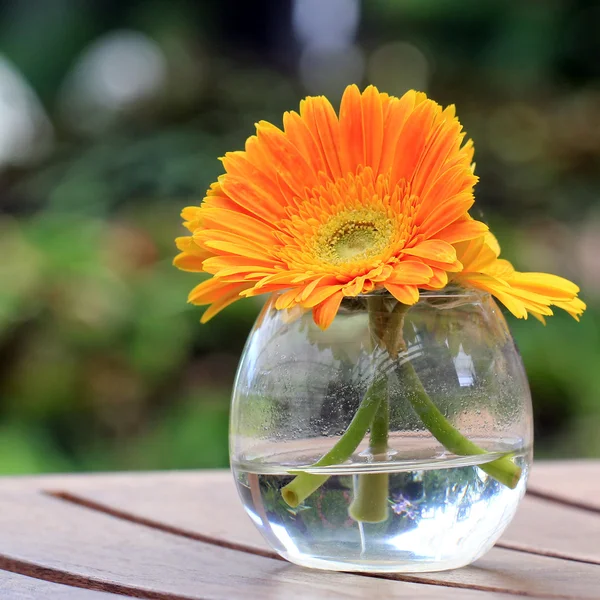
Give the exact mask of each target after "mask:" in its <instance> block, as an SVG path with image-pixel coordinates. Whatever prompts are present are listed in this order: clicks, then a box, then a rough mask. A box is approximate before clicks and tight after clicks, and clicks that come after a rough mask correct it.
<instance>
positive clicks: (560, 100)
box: [0, 0, 600, 473]
mask: <svg viewBox="0 0 600 600" xmlns="http://www.w3.org/2000/svg"><path fill="white" fill-rule="evenodd" d="M599 25H600V6H599V5H598V4H597V3H596V2H583V1H576V0H547V1H545V2H539V1H535V0H521V1H520V2H505V1H500V0H486V2H481V1H479V0H462V1H461V2H448V1H445V0H402V1H400V0H369V1H368V2H367V1H365V0H363V2H362V3H361V2H360V0H327V1H324V0H293V1H292V0H290V1H283V0H282V1H278V2H273V1H269V0H263V1H253V2H245V3H242V2H238V1H237V0H227V1H224V0H202V1H180V0H150V1H148V0H145V1H137V2H134V1H117V0H52V1H45V0H19V1H11V2H9V1H6V0H5V1H0V257H1V258H0V472H2V473H26V472H28V473H29V472H51V471H81V470H112V469H163V468H196V467H223V466H226V465H227V460H228V458H227V418H228V402H229V394H230V389H231V386H232V382H233V376H234V373H235V368H236V364H237V361H238V358H239V355H240V352H241V350H242V347H243V344H244V341H245V338H246V336H247V334H248V331H249V329H250V327H251V325H252V322H253V320H254V318H255V316H256V314H257V311H258V310H259V308H260V302H258V301H256V300H252V301H250V300H249V301H242V302H238V303H236V304H234V305H233V306H231V307H230V308H228V309H227V310H226V311H225V312H224V313H223V314H222V315H220V316H219V318H217V319H215V320H213V321H211V322H210V323H209V324H208V325H205V326H201V325H200V324H199V322H198V321H199V317H200V314H201V310H200V309H198V308H194V307H190V306H188V305H186V296H187V292H188V291H189V289H191V287H192V286H193V285H194V284H195V282H196V277H195V276H194V275H191V274H189V273H187V274H186V273H181V272H178V271H177V270H175V269H174V268H173V267H172V266H171V260H172V258H173V256H174V254H175V249H174V246H173V238H174V237H175V236H177V235H181V232H182V229H181V225H180V219H179V212H180V210H181V208H182V207H184V206H186V205H188V204H198V203H199V202H200V201H201V199H202V197H203V195H204V191H205V190H206V188H207V187H208V186H209V184H210V183H211V182H212V181H213V180H214V179H215V178H216V177H217V176H218V174H219V173H220V163H219V162H218V161H217V157H218V156H221V155H222V154H223V153H224V152H225V151H227V150H233V149H239V148H242V146H243V143H244V140H245V139H246V137H247V136H248V135H250V134H251V133H252V131H253V123H254V122H255V121H257V120H259V119H267V120H271V121H273V122H275V123H276V124H280V123H281V114H282V112H283V111H284V110H287V109H294V108H297V106H298V102H299V100H300V99H301V98H302V97H303V96H305V95H307V94H314V93H318V94H321V93H324V94H327V95H328V96H329V97H330V98H331V99H332V100H333V101H336V100H337V99H339V96H340V92H341V90H342V89H343V87H344V86H345V85H346V84H348V83H351V82H357V83H359V84H361V85H365V84H367V83H374V84H376V85H378V86H379V87H380V89H381V90H382V91H388V92H391V93H395V94H401V93H403V92H404V91H405V90H406V89H409V88H411V87H416V88H418V89H421V90H424V91H426V92H427V93H428V94H429V95H430V96H432V97H433V98H434V99H436V100H438V101H439V102H441V103H443V104H448V103H455V104H456V105H457V108H458V114H459V116H460V118H461V121H462V122H463V123H464V125H465V127H466V129H467V131H468V133H469V135H470V136H471V137H473V138H474V140H475V147H476V160H477V169H478V173H479V175H480V176H481V183H480V184H479V185H478V188H477V196H478V205H479V207H480V209H481V210H482V214H483V217H484V218H485V219H486V220H487V221H488V222H489V223H490V224H491V226H492V228H493V229H494V230H495V231H496V232H497V234H498V237H499V238H500V241H501V243H502V245H503V248H504V253H505V255H506V257H507V258H510V259H512V260H513V261H514V262H515V264H516V266H517V267H519V268H521V269H523V270H546V271H550V272H555V273H557V274H560V275H563V276H566V277H569V278H571V279H573V280H574V281H576V282H578V283H579V284H580V285H581V287H582V289H583V292H582V297H583V298H584V300H586V301H587V302H588V305H589V309H588V312H587V313H586V314H585V315H584V317H583V321H582V323H581V324H579V325H578V324H577V323H575V321H573V320H570V319H569V318H568V317H567V316H563V315H558V316H556V317H555V318H552V319H551V320H550V321H549V324H548V326H547V327H543V326H542V325H540V324H539V323H537V321H533V320H530V321H528V322H521V321H517V320H516V319H513V318H512V317H509V323H510V325H511V327H512V329H513V332H514V335H515V337H516V339H517V342H518V344H519V347H520V349H521V352H522V354H523V358H524V361H525V363H526V367H527V371H528V374H529V377H530V381H531V387H532V392H533V398H534V404H535V414H536V426H537V430H536V438H537V439H536V442H537V456H538V457H542V456H543V457H571V456H600V436H598V429H599V425H600V401H599V394H600V392H599V390H600V368H599V364H600V340H599V327H600V302H599V295H600V262H599V260H598V257H599V255H600V205H599V203H598V195H599V193H600V61H599V60H598V57H599V56H600V41H599V40H600V38H599V36H598V35H597V32H598V27H599ZM478 216H480V215H478Z"/></svg>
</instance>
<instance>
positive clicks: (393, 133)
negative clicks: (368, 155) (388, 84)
mask: <svg viewBox="0 0 600 600" xmlns="http://www.w3.org/2000/svg"><path fill="white" fill-rule="evenodd" d="M415 97H416V94H415V92H414V90H410V91H408V92H406V94H404V96H402V98H399V99H398V98H390V99H389V101H388V107H387V111H386V118H385V121H384V125H383V144H382V145H383V148H382V152H381V161H380V163H379V172H380V173H387V172H388V171H391V169H392V167H393V165H394V160H395V156H396V147H397V146H398V139H399V138H400V136H401V135H402V130H403V128H404V124H405V123H406V120H407V119H408V116H409V115H410V114H411V112H412V111H413V109H414V106H415Z"/></svg>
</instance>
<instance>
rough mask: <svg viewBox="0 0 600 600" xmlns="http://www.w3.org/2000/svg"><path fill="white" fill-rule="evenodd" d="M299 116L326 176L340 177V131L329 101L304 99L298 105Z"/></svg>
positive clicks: (322, 98) (324, 99)
mask: <svg viewBox="0 0 600 600" xmlns="http://www.w3.org/2000/svg"><path fill="white" fill-rule="evenodd" d="M300 116H301V117H302V118H303V119H304V121H305V123H306V125H307V127H308V128H309V130H310V132H311V133H312V136H313V138H314V139H315V141H316V142H317V144H318V146H319V148H320V150H321V156H322V160H323V163H324V164H326V165H327V174H328V175H329V176H330V177H331V178H332V179H335V178H337V177H341V176H342V168H341V165H340V159H339V154H338V153H339V148H340V130H339V123H338V120H337V116H336V114H335V111H334V110H333V107H332V106H331V104H330V102H329V100H327V98H324V97H322V96H320V97H318V98H310V97H309V98H306V100H303V101H302V102H301V103H300Z"/></svg>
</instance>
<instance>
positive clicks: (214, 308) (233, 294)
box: [200, 285, 247, 323]
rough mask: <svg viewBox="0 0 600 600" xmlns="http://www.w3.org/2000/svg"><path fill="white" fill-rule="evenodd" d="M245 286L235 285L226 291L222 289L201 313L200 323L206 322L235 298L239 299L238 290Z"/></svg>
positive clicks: (240, 290) (243, 288)
mask: <svg viewBox="0 0 600 600" xmlns="http://www.w3.org/2000/svg"><path fill="white" fill-rule="evenodd" d="M246 287H247V286H244V285H236V286H235V287H232V288H231V289H228V290H227V291H223V293H222V295H221V296H220V297H219V299H218V300H216V301H215V302H213V303H212V304H211V305H210V306H209V307H208V308H207V309H206V310H205V311H204V313H203V315H202V318H201V319H200V323H206V322H207V321H209V320H210V319H212V318H213V317H214V316H215V315H216V314H217V313H219V312H221V311H222V310H223V309H224V308H226V307H227V306H229V305H230V304H233V303H234V302H235V301H236V300H239V299H240V292H242V291H243V290H245V289H246Z"/></svg>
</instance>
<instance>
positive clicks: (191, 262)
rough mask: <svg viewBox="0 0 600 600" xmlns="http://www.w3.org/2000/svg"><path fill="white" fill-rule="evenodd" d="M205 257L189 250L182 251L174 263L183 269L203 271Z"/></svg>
mask: <svg viewBox="0 0 600 600" xmlns="http://www.w3.org/2000/svg"><path fill="white" fill-rule="evenodd" d="M203 262H204V259H203V258H200V257H199V256H194V255H193V254H188V253H187V252H181V253H180V254H178V255H177V256H176V257H175V258H174V259H173V264H174V265H175V266H176V267H177V268H178V269H181V270H182V271H193V272H196V273H198V272H201V271H204V267H203V264H202V263H203Z"/></svg>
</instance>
